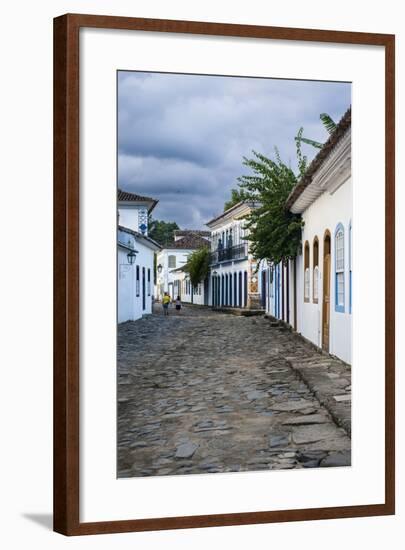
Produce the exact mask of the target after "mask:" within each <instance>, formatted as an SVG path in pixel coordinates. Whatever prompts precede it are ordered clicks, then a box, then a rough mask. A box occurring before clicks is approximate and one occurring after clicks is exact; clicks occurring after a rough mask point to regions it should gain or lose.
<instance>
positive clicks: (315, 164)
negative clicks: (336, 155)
mask: <svg viewBox="0 0 405 550" xmlns="http://www.w3.org/2000/svg"><path fill="white" fill-rule="evenodd" d="M351 124H352V109H351V107H349V109H348V110H347V111H346V112H345V114H344V115H343V117H342V118H341V119H340V121H339V123H338V124H337V126H336V130H335V131H334V132H333V134H331V135H330V137H329V139H328V141H327V142H326V143H325V144H324V146H323V147H322V149H321V150H320V151H319V153H318V154H317V155H316V157H315V158H314V159H313V161H312V162H311V164H310V165H309V166H308V168H307V171H306V172H305V174H304V175H303V176H302V178H301V179H300V180H299V181H298V183H297V184H296V185H295V187H294V188H293V190H292V191H291V193H290V194H289V196H288V198H287V201H286V208H287V209H288V210H289V209H290V208H291V207H292V205H293V204H294V203H295V201H296V200H297V199H298V197H299V196H300V195H301V194H302V193H303V192H304V190H305V189H306V188H307V187H308V185H309V184H310V183H311V181H312V178H313V176H314V174H315V172H316V171H317V170H318V168H320V166H321V165H322V163H323V162H324V161H325V160H326V159H327V157H328V156H329V155H330V153H331V152H332V151H333V149H334V148H335V147H336V145H337V144H338V143H339V141H340V140H341V139H342V137H343V136H344V135H345V134H346V131H347V130H348V129H349V128H350V126H351Z"/></svg>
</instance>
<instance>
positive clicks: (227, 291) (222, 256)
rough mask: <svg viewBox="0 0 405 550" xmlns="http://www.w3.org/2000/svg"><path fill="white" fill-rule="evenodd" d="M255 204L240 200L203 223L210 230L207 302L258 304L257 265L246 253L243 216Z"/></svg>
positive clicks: (247, 305) (223, 305) (231, 304)
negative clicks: (205, 223)
mask: <svg viewBox="0 0 405 550" xmlns="http://www.w3.org/2000/svg"><path fill="white" fill-rule="evenodd" d="M256 207H257V205H256V204H255V203H247V202H240V203H238V204H236V205H235V206H233V207H231V208H229V209H228V210H226V211H225V212H224V213H223V214H221V216H218V217H217V218H214V219H213V220H211V221H209V222H208V223H207V226H208V227H209V228H210V229H211V265H210V286H209V295H210V297H209V304H210V305H212V306H214V307H239V308H246V307H248V308H259V307H261V294H260V290H261V269H262V267H261V266H258V264H257V262H256V261H255V260H254V259H253V257H252V255H251V254H250V252H249V245H248V241H247V240H246V239H245V237H246V236H247V230H246V229H245V221H244V218H245V216H246V215H247V214H249V212H250V211H251V210H252V208H256Z"/></svg>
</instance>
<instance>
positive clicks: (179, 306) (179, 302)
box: [175, 296, 181, 311]
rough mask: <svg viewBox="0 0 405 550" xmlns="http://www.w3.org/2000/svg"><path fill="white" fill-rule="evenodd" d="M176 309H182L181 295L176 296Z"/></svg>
mask: <svg viewBox="0 0 405 550" xmlns="http://www.w3.org/2000/svg"><path fill="white" fill-rule="evenodd" d="M175 303H176V311H180V310H181V300H180V296H177V298H176V302H175Z"/></svg>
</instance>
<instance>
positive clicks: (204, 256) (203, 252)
mask: <svg viewBox="0 0 405 550" xmlns="http://www.w3.org/2000/svg"><path fill="white" fill-rule="evenodd" d="M209 266H210V250H209V248H208V245H207V246H204V247H203V248H199V249H198V250H195V251H194V252H192V253H191V254H190V256H189V257H188V260H187V264H186V266H185V268H184V270H185V271H186V272H187V273H188V274H189V276H190V281H191V284H192V285H193V286H197V285H198V283H201V282H202V281H204V279H206V277H207V276H208V273H209Z"/></svg>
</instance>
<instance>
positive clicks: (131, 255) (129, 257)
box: [127, 250, 138, 265]
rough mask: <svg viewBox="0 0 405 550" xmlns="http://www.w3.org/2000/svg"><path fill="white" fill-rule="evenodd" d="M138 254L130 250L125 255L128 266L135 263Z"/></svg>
mask: <svg viewBox="0 0 405 550" xmlns="http://www.w3.org/2000/svg"><path fill="white" fill-rule="evenodd" d="M137 254H138V251H137V250H130V251H129V252H128V254H127V260H128V263H129V265H133V264H134V262H135V258H136V255H137Z"/></svg>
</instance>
